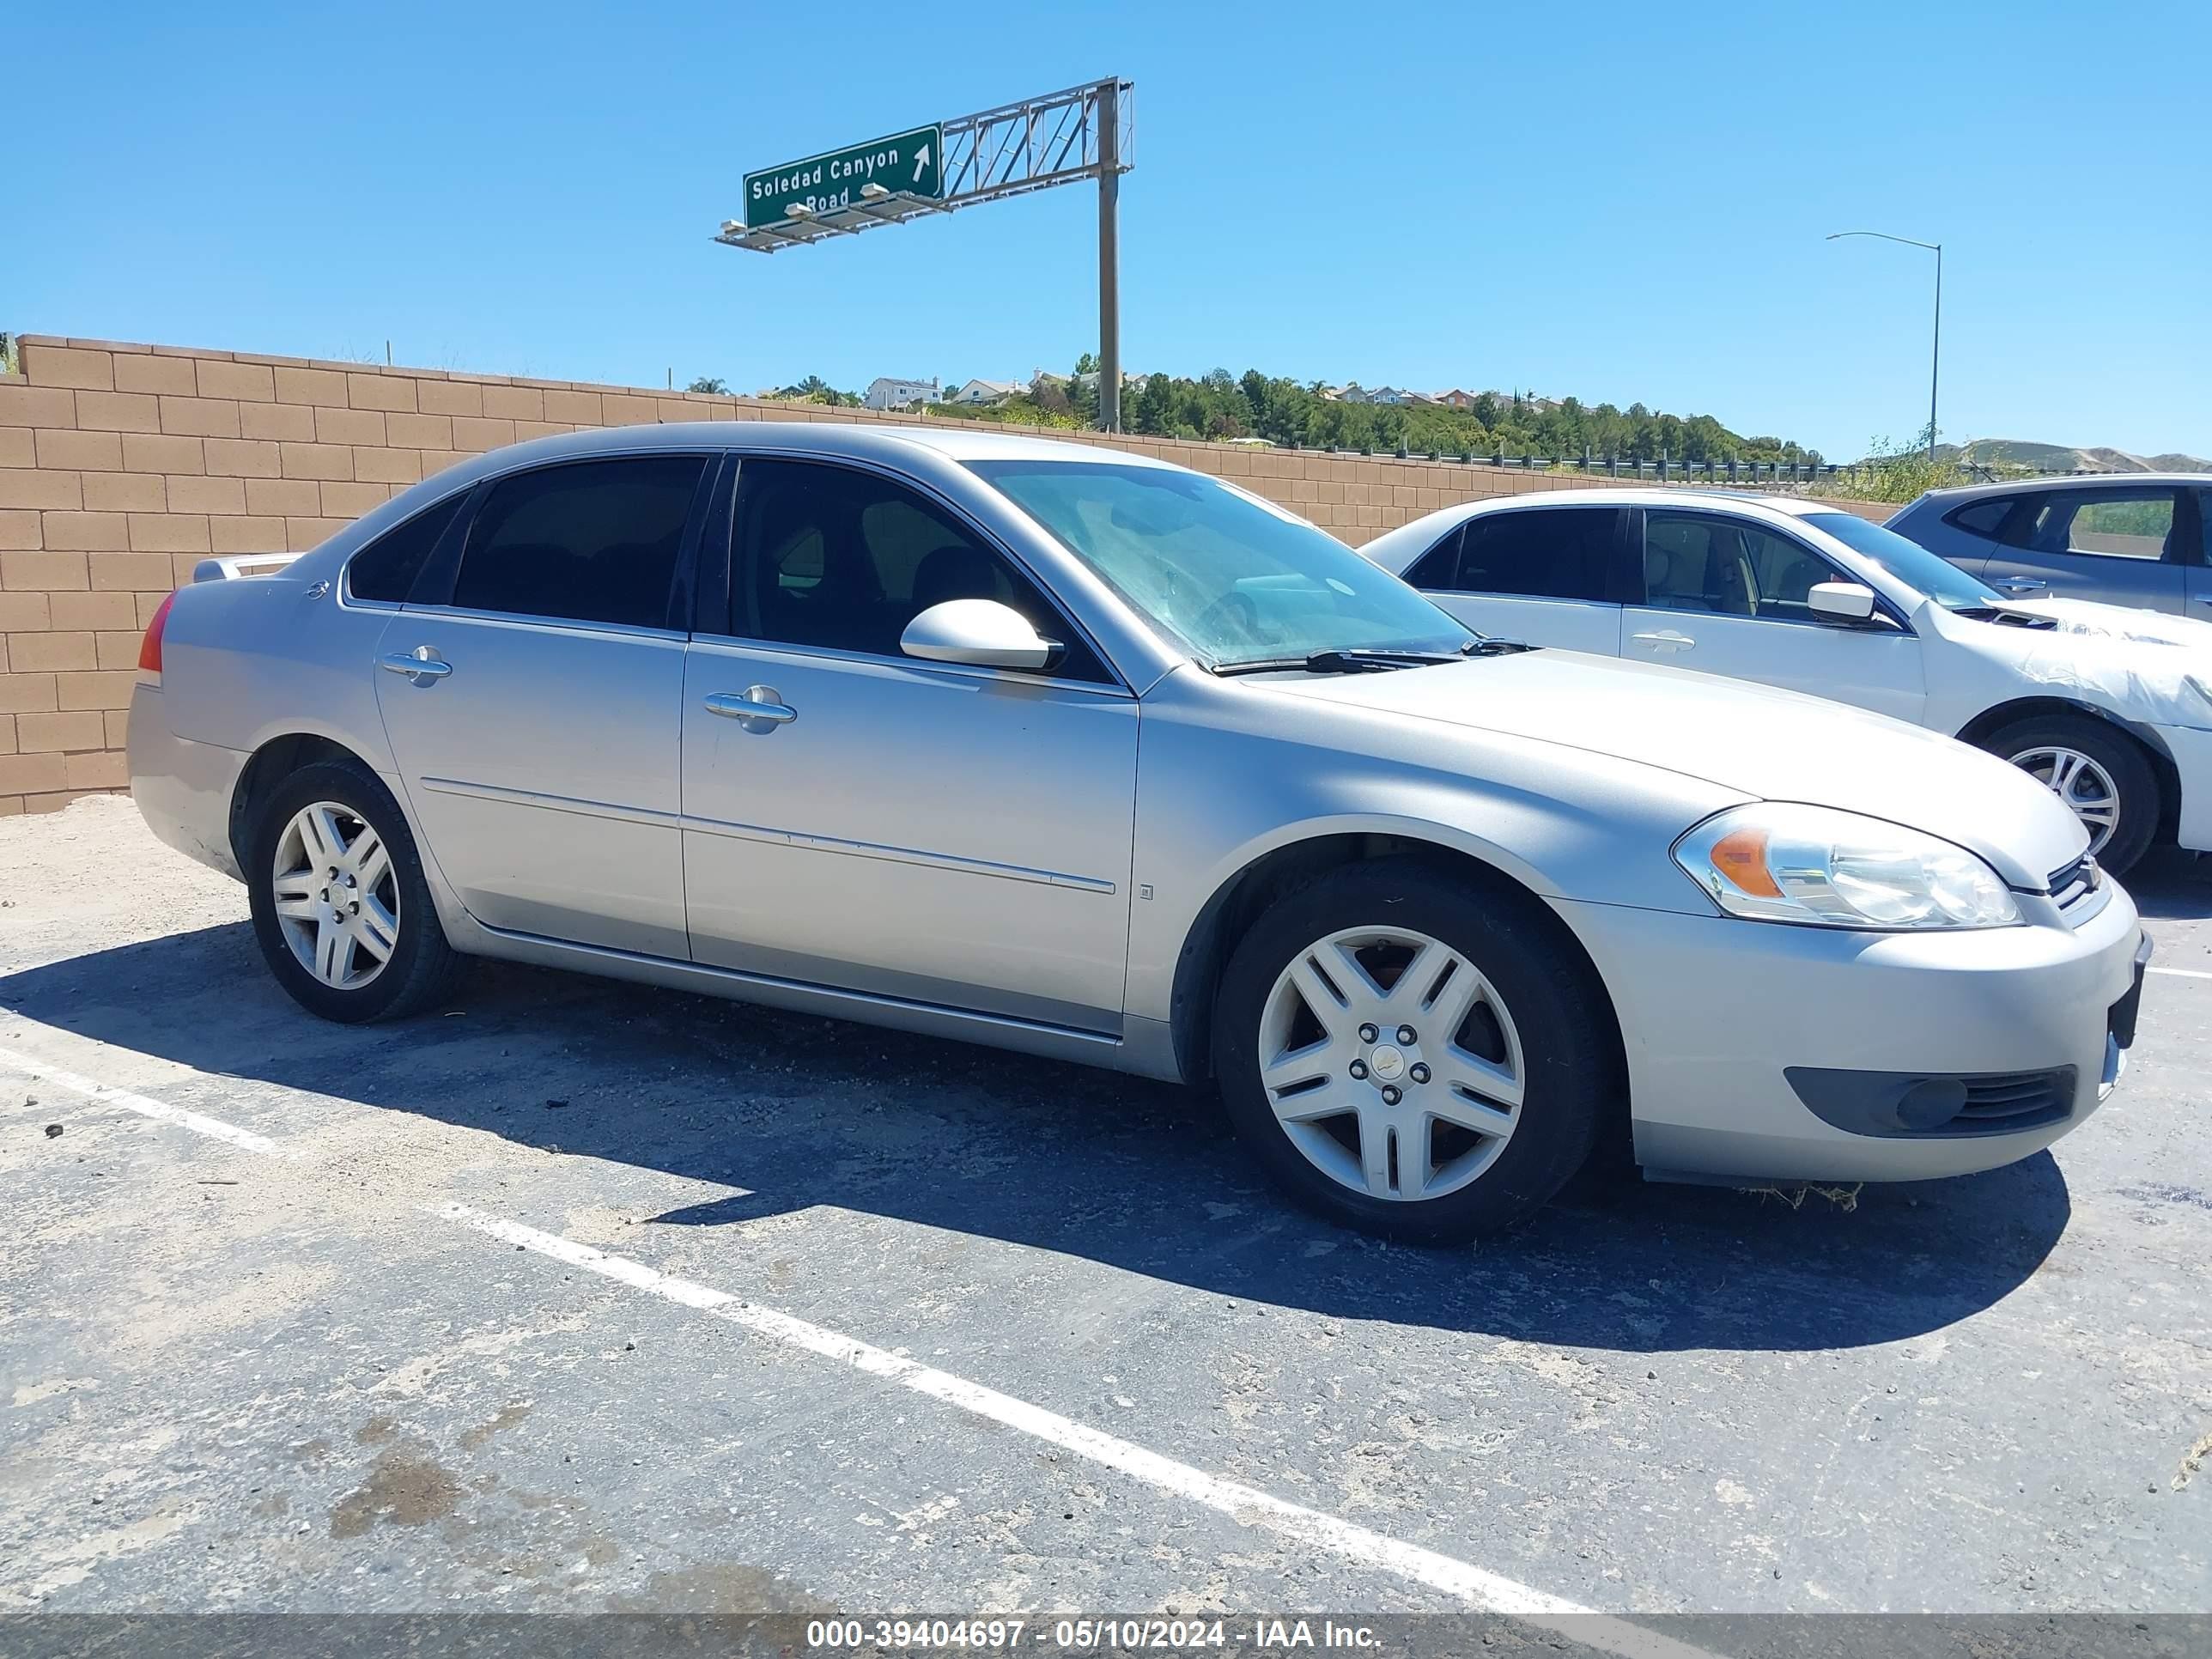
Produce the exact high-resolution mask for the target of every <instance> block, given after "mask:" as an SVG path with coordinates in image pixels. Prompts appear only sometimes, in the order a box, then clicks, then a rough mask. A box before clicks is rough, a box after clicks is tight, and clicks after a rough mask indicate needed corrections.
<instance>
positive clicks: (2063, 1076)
mask: <svg viewBox="0 0 2212 1659" xmlns="http://www.w3.org/2000/svg"><path fill="white" fill-rule="evenodd" d="M2076 1076H2077V1074H2076V1073H2075V1070H2074V1068H2073V1067H2072V1066H2059V1067H2057V1069H2055V1070H2053V1071H2048V1072H2005V1073H1998V1074H1996V1075H1995V1076H1990V1077H1970V1078H1966V1079H1964V1081H1965V1083H1966V1105H1964V1106H1963V1107H1961V1108H1960V1111H1959V1115H1958V1116H1956V1117H1954V1118H1953V1119H1952V1120H1951V1121H1950V1122H1949V1123H1948V1124H1947V1125H1945V1126H1944V1127H1947V1128H1948V1129H1951V1130H1952V1131H1954V1133H1955V1132H1956V1131H1957V1130H1960V1129H1962V1128H1965V1127H1968V1126H1969V1125H1971V1126H1972V1127H1976V1128H1987V1129H2032V1128H2033V1127H2035V1126H2036V1125H2037V1124H2039V1123H2055V1122H2057V1121H2058V1120H2059V1119H2060V1118H2062V1117H2064V1116H2065V1115H2067V1113H2069V1112H2070V1111H2072V1110H2073V1109H2074V1088H2075V1079H2076Z"/></svg>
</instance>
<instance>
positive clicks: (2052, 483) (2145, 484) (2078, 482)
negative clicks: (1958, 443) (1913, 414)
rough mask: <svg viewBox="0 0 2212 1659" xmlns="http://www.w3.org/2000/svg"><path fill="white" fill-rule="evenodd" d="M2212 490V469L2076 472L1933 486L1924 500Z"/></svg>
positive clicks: (1924, 496) (1970, 499)
mask: <svg viewBox="0 0 2212 1659" xmlns="http://www.w3.org/2000/svg"><path fill="white" fill-rule="evenodd" d="M2192 488H2194V489H2212V472H2073V473H2061V474H2056V475H2054V476H2052V477H2045V478H2010V479H2005V480H2002V481H2000V482H1998V483H1978V484H1954V485H1953V486H1952V487H1951V488H1950V489H1931V490H1929V492H1928V493H1927V495H1923V497H1922V498H1921V499H1922V500H1923V501H1929V500H1934V501H1975V500H1978V499H1979V498H1980V497H1982V496H1984V495H2025V494H2029V493H2032V492H2035V491H2042V490H2051V489H2192Z"/></svg>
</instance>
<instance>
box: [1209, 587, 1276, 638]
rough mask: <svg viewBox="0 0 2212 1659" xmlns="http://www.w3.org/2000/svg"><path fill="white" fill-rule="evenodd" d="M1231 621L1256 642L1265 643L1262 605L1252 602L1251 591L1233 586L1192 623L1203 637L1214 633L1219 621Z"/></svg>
mask: <svg viewBox="0 0 2212 1659" xmlns="http://www.w3.org/2000/svg"><path fill="white" fill-rule="evenodd" d="M1222 622H1230V623H1232V624H1233V626H1234V627H1235V629H1236V630H1237V632H1238V633H1241V634H1243V635H1244V637H1245V638H1246V639H1248V640H1250V641H1253V642H1254V643H1255V644H1258V645H1264V644H1266V643H1267V641H1264V640H1262V639H1261V637H1260V607H1259V606H1258V605H1255V604H1253V603H1252V596H1251V595H1250V594H1249V593H1245V592H1239V591H1237V589H1235V588H1231V590H1230V591H1229V592H1226V593H1224V594H1223V595H1222V596H1221V597H1220V598H1219V599H1216V600H1215V601H1214V602H1213V603H1212V605H1208V606H1206V609H1205V610H1204V611H1200V613H1199V615H1198V618H1197V620H1196V621H1194V623H1191V631H1192V632H1193V633H1194V634H1197V635H1200V637H1201V638H1203V637H1207V636H1210V635H1212V633H1213V631H1214V628H1215V625H1216V624H1217V623H1222Z"/></svg>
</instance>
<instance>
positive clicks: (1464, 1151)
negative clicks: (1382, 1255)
mask: <svg viewBox="0 0 2212 1659" xmlns="http://www.w3.org/2000/svg"><path fill="white" fill-rule="evenodd" d="M1259 1049H1260V1054H1259V1058H1260V1081H1261V1087H1262V1088H1263V1089H1264V1090H1265V1091H1266V1092H1267V1103H1268V1104H1269V1106H1270V1107H1271V1108H1272V1109H1273V1112H1274V1115H1275V1118H1276V1121H1277V1122H1278V1123H1279V1124H1280V1126H1281V1127H1282V1129H1283V1133H1285V1135H1286V1136H1287V1137H1288V1138H1289V1139H1290V1141H1291V1145H1292V1146H1296V1147H1297V1149H1298V1151H1299V1152H1301V1153H1303V1154H1304V1157H1305V1158H1306V1159H1307V1161H1308V1162H1310V1163H1311V1164H1313V1165H1314V1166H1315V1167H1316V1169H1319V1170H1321V1171H1322V1173H1323V1174H1325V1175H1327V1176H1329V1177H1330V1179H1332V1180H1334V1181H1335V1182H1338V1183H1339V1184H1340V1185H1341V1186H1344V1187H1347V1188H1351V1189H1352V1190H1353V1191H1354V1192H1358V1193H1363V1194H1367V1195H1368V1196H1370V1197H1371V1198H1378V1199H1387V1200H1397V1201H1403V1202H1413V1201H1417V1200H1425V1199H1434V1198H1441V1197H1443V1195H1444V1194H1448V1193H1454V1192H1457V1191H1458V1190H1460V1189H1461V1188H1463V1187H1465V1186H1467V1185H1468V1183H1469V1182H1473V1181H1474V1180H1475V1179H1476V1178H1478V1177H1479V1176H1481V1175H1482V1173H1483V1172H1484V1171H1485V1170H1487V1169H1489V1168H1490V1166H1491V1165H1492V1164H1493V1163H1495V1162H1496V1161H1497V1159H1498V1154H1499V1153H1500V1152H1503V1151H1504V1148H1505V1143H1506V1142H1507V1141H1508V1140H1509V1139H1511V1137H1512V1134H1513V1131H1514V1128H1515V1127H1516V1124H1517V1123H1518V1122H1519V1121H1520V1115H1521V1107H1522V1102H1523V1100H1524V1098H1525V1097H1526V1093H1527V1087H1526V1078H1527V1067H1526V1063H1525V1061H1524V1059H1523V1057H1522V1048H1521V1037H1520V1033H1519V1032H1518V1031H1517V1030H1516V1029H1515V1027H1514V1024H1513V1017H1512V1015H1511V1014H1510V1013H1509V1012H1507V1010H1506V1007H1505V1003H1504V999H1503V998H1501V997H1500V996H1499V995H1498V990H1497V987H1494V986H1493V985H1492V984H1491V982H1490V981H1488V980H1487V979H1486V978H1484V976H1483V975H1482V974H1481V972H1480V970H1479V969H1477V968H1476V967H1475V966H1474V963H1471V962H1469V961H1468V959H1467V957H1465V956H1463V955H1462V954H1461V953H1460V952H1458V951H1455V950H1453V949H1452V948H1451V947H1450V946H1449V945H1445V944H1444V943H1443V942H1442V941H1441V940H1439V939H1432V938H1431V937H1430V936H1429V935H1428V934H1426V933H1419V932H1416V931H1414V930H1413V929H1410V928H1404V927H1361V928H1353V929H1350V930H1347V931H1345V932H1342V933H1332V934H1330V935H1329V936H1328V938H1326V939H1317V940H1316V941H1315V942H1314V943H1313V944H1312V945H1309V946H1307V948H1306V949H1304V950H1303V951H1299V952H1298V953H1297V956H1295V957H1292V958H1291V962H1290V964H1289V966H1287V967H1286V968H1285V969H1283V971H1282V973H1281V975H1279V977H1278V978H1277V979H1276V981H1275V984H1274V987H1273V989H1272V990H1270V991H1269V993H1268V994H1267V1003H1266V1006H1265V1008H1264V1011H1263V1012H1262V1013H1261V1020H1260V1034H1259Z"/></svg>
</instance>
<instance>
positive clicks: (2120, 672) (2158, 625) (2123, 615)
mask: <svg viewBox="0 0 2212 1659" xmlns="http://www.w3.org/2000/svg"><path fill="white" fill-rule="evenodd" d="M1931 614H1932V615H1933V617H1934V620H1935V622H1936V627H1937V629H1938V631H1940V632H1941V633H1942V635H1943V636H1944V637H1945V638H1946V639H1948V640H1953V641H1957V642H1958V643H1959V644H1961V645H1964V646H1966V647H1968V648H1969V649H1971V650H1973V651H1977V652H1979V653H1982V654H1983V655H1984V656H1989V657H1996V658H2000V659H2002V660H2004V661H2006V662H2008V664H2010V665H2012V666H2013V667H2014V668H2015V670H2016V671H2018V672H2019V673H2021V675H2022V676H2024V677H2025V678H2028V679H2030V680H2033V681H2034V682H2036V683H2037V684H2039V685H2045V686H2048V687H2050V688H2051V689H2052V690H2054V691H2057V693H2059V694H2060V695H2063V696H2075V697H2077V698H2080V699H2083V700H2086V701H2087V702H2093V703H2095V704H2097V705H2099V706H2100V707H2101V708H2106V709H2108V710H2110V711H2111V712H2112V713H2113V714H2118V715H2120V716H2122V717H2123V718H2124V719H2128V720H2143V721H2146V722H2148V723H2149V724H2151V725H2154V726H2197V727H2212V623H2201V622H2198V621H2197V619H2196V618H2194V617H2170V616H2167V615H2166V613H2165V612H2163V611H2137V610H2131V609H2130V608H2129V607H2128V606H2126V605H2099V604H2097V603H2095V602H2094V601H2093V600H2089V599H2015V600H2011V601H2008V603H2007V604H2006V605H2004V606H2003V607H2002V611H2000V612H1999V613H1998V617H1999V619H1998V620H1996V621H1984V620H1982V619H1980V618H1978V617H1971V616H1959V615H1956V614H1954V613H1952V612H1948V611H1942V610H1941V608H1940V607H1937V608H1936V609H1935V611H1933V612H1932V613H1931ZM2008 615H2009V616H2012V617H2018V616H2022V615H2025V616H2028V617H2048V618H2049V619H2050V620H2051V621H2052V622H2054V623H2057V627H2056V628H2041V629H2039V628H2022V627H2020V626H2018V625H2016V623H2012V622H2008V621H2007V620H2004V618H2005V617H2007V616H2008Z"/></svg>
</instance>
